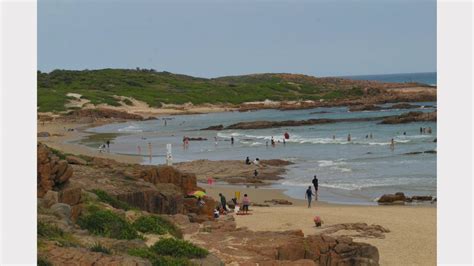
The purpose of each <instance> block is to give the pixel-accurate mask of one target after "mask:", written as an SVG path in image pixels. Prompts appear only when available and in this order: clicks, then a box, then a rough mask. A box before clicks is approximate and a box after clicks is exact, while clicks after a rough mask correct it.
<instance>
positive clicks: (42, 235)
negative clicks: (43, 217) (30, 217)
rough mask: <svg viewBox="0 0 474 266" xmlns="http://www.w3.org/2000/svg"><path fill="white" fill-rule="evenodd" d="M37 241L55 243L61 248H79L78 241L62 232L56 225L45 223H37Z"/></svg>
mask: <svg viewBox="0 0 474 266" xmlns="http://www.w3.org/2000/svg"><path fill="white" fill-rule="evenodd" d="M37 235H38V239H43V240H50V241H55V242H57V244H58V245H59V246H62V247H76V246H79V243H78V241H77V240H76V239H75V238H74V237H73V236H72V235H71V234H69V233H66V232H64V231H63V230H62V229H61V228H59V227H57V226H56V225H52V224H48V223H45V222H41V221H39V222H38V225H37Z"/></svg>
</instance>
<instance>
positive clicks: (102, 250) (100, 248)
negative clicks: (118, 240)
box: [89, 243, 112, 254]
mask: <svg viewBox="0 0 474 266" xmlns="http://www.w3.org/2000/svg"><path fill="white" fill-rule="evenodd" d="M89 250H90V251H92V252H100V253H104V254H112V252H111V251H110V250H109V249H108V248H106V247H104V246H102V245H101V244H100V243H95V244H94V245H93V246H92V247H90V248H89Z"/></svg>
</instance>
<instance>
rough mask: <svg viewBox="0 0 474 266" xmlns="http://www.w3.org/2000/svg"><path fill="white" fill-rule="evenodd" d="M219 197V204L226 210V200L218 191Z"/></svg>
mask: <svg viewBox="0 0 474 266" xmlns="http://www.w3.org/2000/svg"><path fill="white" fill-rule="evenodd" d="M219 197H220V199H221V206H222V208H223V209H224V210H225V211H227V200H226V199H225V197H224V195H222V193H219Z"/></svg>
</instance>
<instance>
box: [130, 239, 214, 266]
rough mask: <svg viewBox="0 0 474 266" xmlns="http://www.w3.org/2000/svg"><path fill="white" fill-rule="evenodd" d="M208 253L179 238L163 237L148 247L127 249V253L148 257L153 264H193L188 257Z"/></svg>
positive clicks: (202, 256)
mask: <svg viewBox="0 0 474 266" xmlns="http://www.w3.org/2000/svg"><path fill="white" fill-rule="evenodd" d="M208 254H209V252H208V251H207V250H205V249H202V248H200V247H197V246H195V245H193V244H192V243H190V242H188V241H184V240H180V239H174V238H164V239H161V240H159V241H158V242H156V243H155V244H154V245H153V246H151V247H149V248H138V249H132V250H130V251H129V255H131V256H136V257H141V258H145V259H148V260H149V261H150V262H151V263H152V264H153V265H154V266H155V265H171V266H174V265H193V263H192V262H191V261H189V259H193V258H204V257H206V256H207V255H208Z"/></svg>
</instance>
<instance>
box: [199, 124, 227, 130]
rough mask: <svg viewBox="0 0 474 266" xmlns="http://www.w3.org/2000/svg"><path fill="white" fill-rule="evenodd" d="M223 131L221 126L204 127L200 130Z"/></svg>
mask: <svg viewBox="0 0 474 266" xmlns="http://www.w3.org/2000/svg"><path fill="white" fill-rule="evenodd" d="M223 129H224V126H223V125H217V126H210V127H206V128H203V129H201V130H223Z"/></svg>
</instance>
